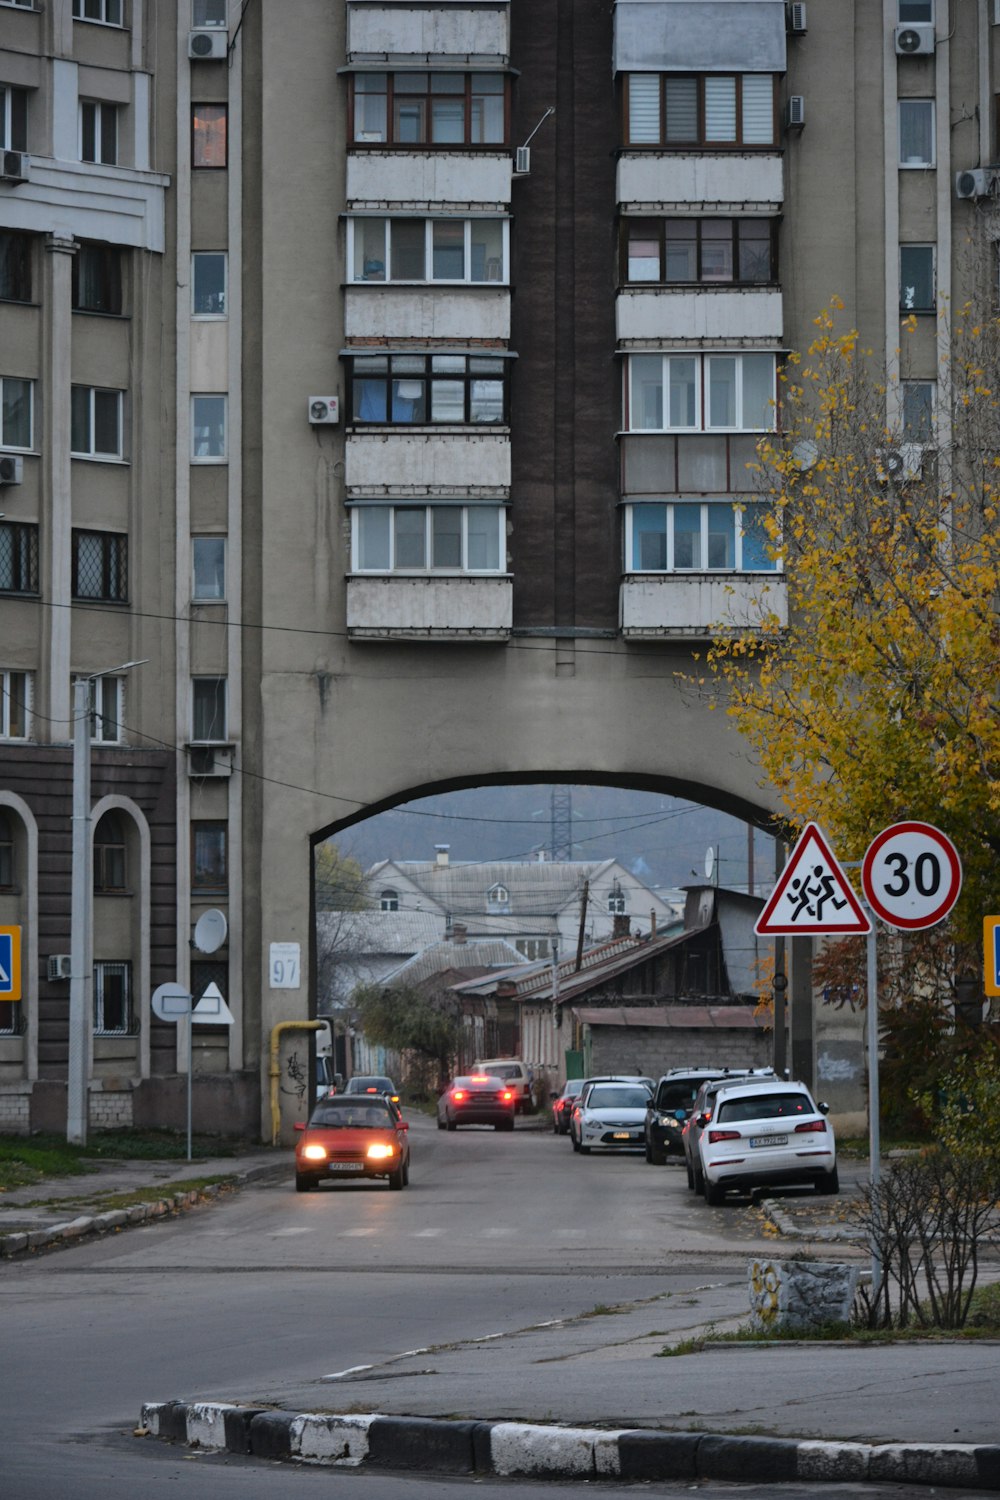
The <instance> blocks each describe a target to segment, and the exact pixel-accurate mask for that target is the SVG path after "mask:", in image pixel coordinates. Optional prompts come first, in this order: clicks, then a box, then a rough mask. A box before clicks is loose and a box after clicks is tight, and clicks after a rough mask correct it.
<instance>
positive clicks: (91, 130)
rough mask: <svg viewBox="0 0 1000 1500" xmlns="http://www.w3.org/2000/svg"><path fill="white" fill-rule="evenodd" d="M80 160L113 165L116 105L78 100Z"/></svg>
mask: <svg viewBox="0 0 1000 1500" xmlns="http://www.w3.org/2000/svg"><path fill="white" fill-rule="evenodd" d="M80 160H81V161H94V162H101V163H103V165H104V166H106V167H113V166H115V165H116V163H117V161H118V105H117V104H99V103H97V102H96V101H95V100H93V99H81V101H80Z"/></svg>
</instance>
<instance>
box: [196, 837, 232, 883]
mask: <svg viewBox="0 0 1000 1500" xmlns="http://www.w3.org/2000/svg"><path fill="white" fill-rule="evenodd" d="M228 849H229V828H228V825H227V824H226V823H224V822H216V821H211V822H209V821H207V820H199V821H198V822H195V823H192V824H191V889H192V890H195V891H224V890H226V888H227V886H228V884H229V863H228Z"/></svg>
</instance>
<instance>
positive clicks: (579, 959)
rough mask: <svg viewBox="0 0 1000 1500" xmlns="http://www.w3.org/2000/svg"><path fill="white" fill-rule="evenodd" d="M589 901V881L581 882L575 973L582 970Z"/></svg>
mask: <svg viewBox="0 0 1000 1500" xmlns="http://www.w3.org/2000/svg"><path fill="white" fill-rule="evenodd" d="M589 899H590V881H589V880H585V881H584V882H583V892H582V894H581V896H580V931H579V932H578V933H577V937H576V972H577V973H579V972H580V970H581V969H582V968H583V939H584V933H585V930H586V925H587V902H588V901H589Z"/></svg>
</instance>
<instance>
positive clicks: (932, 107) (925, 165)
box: [896, 99, 937, 172]
mask: <svg viewBox="0 0 1000 1500" xmlns="http://www.w3.org/2000/svg"><path fill="white" fill-rule="evenodd" d="M914 104H921V105H926V106H927V108H928V110H929V111H930V117H931V130H930V137H931V154H930V160H929V161H924V160H923V158H922V157H921V159H920V160H919V161H918V160H916V158H912V157H907V158H906V159H905V160H904V158H903V111H904V109H907V108H908V107H910V106H911V105H914ZM896 125H897V130H898V132H899V170H900V171H901V172H926V171H928V170H929V169H930V168H931V167H936V166H937V104H936V101H935V100H934V99H899V100H897V101H896Z"/></svg>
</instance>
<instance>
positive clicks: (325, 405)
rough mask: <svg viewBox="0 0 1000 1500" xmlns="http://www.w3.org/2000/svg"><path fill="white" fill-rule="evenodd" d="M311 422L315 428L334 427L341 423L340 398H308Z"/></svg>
mask: <svg viewBox="0 0 1000 1500" xmlns="http://www.w3.org/2000/svg"><path fill="white" fill-rule="evenodd" d="M308 409H309V420H310V422H311V423H312V424H313V426H314V427H332V426H333V425H334V423H336V422H339V421H340V398H339V397H338V396H310V397H309V398H308Z"/></svg>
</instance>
